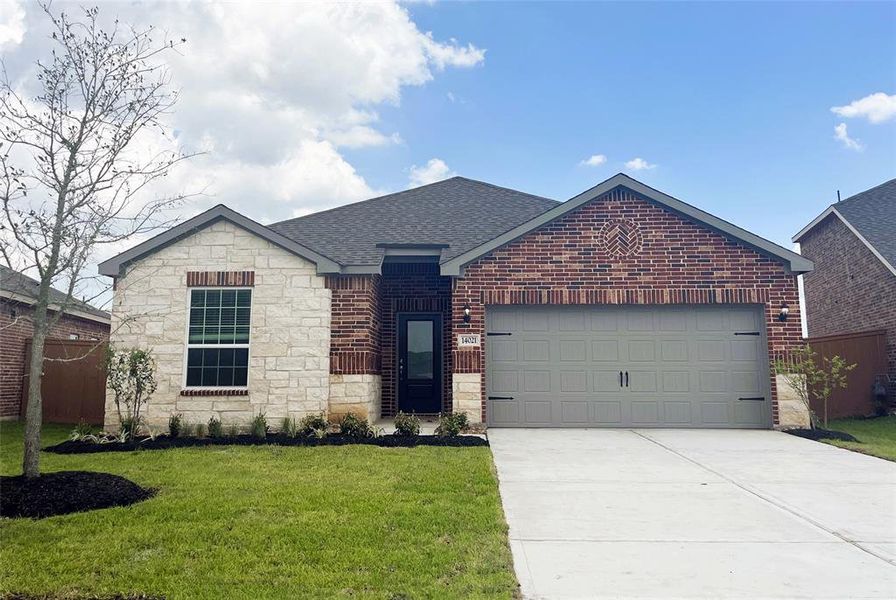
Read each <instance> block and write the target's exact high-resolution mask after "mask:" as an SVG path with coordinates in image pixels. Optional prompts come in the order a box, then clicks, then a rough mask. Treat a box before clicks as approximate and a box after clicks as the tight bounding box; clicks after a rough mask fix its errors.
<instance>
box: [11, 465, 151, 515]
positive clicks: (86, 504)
mask: <svg viewBox="0 0 896 600" xmlns="http://www.w3.org/2000/svg"><path fill="white" fill-rule="evenodd" d="M154 493H155V492H154V491H153V490H149V489H144V488H142V487H140V486H139V485H137V484H136V483H134V482H133V481H130V480H129V479H125V478H124V477H120V476H118V475H113V474H111V473H94V472H91V471H59V472H57V473H46V474H44V475H41V476H40V477H36V478H34V479H26V478H25V477H23V476H21V475H17V476H15V477H10V476H4V477H0V516H2V517H12V518H14V517H29V518H32V519H43V518H45V517H52V516H54V515H66V514H69V513H76V512H83V511H87V510H96V509H98V508H109V507H111V506H128V505H130V504H134V503H136V502H141V501H143V500H146V499H147V498H150V497H152V495H153V494H154Z"/></svg>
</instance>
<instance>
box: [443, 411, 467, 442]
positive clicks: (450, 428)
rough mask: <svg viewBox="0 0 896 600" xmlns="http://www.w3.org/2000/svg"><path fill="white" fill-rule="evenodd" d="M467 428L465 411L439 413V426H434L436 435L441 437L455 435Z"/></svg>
mask: <svg viewBox="0 0 896 600" xmlns="http://www.w3.org/2000/svg"><path fill="white" fill-rule="evenodd" d="M466 428H467V414H466V413H462V412H461V413H450V414H444V413H440V414H439V426H438V427H436V435H440V436H442V437H457V436H458V435H459V434H460V432H461V431H463V430H464V429H466Z"/></svg>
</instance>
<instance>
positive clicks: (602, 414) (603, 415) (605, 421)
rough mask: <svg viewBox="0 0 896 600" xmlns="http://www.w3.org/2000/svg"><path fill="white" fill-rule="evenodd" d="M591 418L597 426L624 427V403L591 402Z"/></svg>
mask: <svg viewBox="0 0 896 600" xmlns="http://www.w3.org/2000/svg"><path fill="white" fill-rule="evenodd" d="M591 418H592V420H593V421H594V423H595V424H597V425H607V426H610V425H615V426H621V425H623V422H622V402H621V401H618V400H617V401H606V402H591Z"/></svg>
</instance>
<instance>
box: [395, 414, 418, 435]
mask: <svg viewBox="0 0 896 600" xmlns="http://www.w3.org/2000/svg"><path fill="white" fill-rule="evenodd" d="M395 435H400V436H414V435H420V419H419V418H417V415H414V414H410V415H409V414H407V413H403V412H400V411H399V413H398V414H397V415H395Z"/></svg>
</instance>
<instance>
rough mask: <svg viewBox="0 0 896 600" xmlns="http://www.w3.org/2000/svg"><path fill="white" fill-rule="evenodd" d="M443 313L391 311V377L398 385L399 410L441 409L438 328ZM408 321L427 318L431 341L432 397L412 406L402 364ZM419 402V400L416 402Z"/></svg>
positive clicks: (429, 411) (439, 340)
mask: <svg viewBox="0 0 896 600" xmlns="http://www.w3.org/2000/svg"><path fill="white" fill-rule="evenodd" d="M443 320H444V315H443V314H442V313H439V312H431V311H426V312H399V313H396V314H395V325H396V335H395V356H396V360H395V380H396V382H397V383H398V385H397V386H396V387H395V389H396V394H397V398H396V405H397V406H398V410H399V411H402V412H416V413H426V414H430V413H431V414H435V413H438V412H441V410H442V400H443V395H444V390H443V389H442V388H443V385H442V375H443V374H442V369H443V362H444V358H445V357H444V347H443V343H442V328H443V326H444V323H443ZM408 321H431V322H432V324H433V326H432V345H433V349H432V351H433V366H432V368H433V373H432V375H433V377H432V382H433V383H432V390H433V391H432V399H431V402H430V404H428V405H425V406H422V407H420V406H413V404H415V401H414V400H413V399H411V398H409V397H408V385H407V384H408V379H407V377H406V376H405V373H406V369H407V365H406V364H404V361H405V359H406V354H407V322H408ZM418 403H419V402H418Z"/></svg>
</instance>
